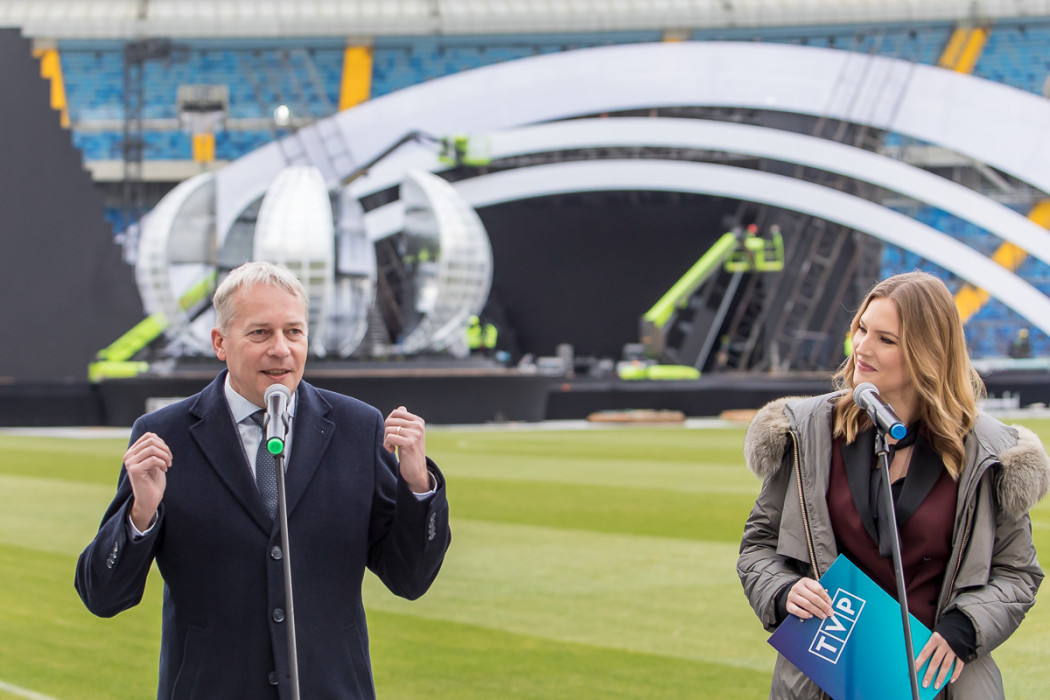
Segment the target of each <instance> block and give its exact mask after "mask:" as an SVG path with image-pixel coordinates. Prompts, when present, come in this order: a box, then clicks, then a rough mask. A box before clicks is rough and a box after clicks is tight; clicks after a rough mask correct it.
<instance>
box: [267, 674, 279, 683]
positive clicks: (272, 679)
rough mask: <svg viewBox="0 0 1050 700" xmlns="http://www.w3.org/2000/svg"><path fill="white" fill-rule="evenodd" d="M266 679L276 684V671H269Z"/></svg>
mask: <svg viewBox="0 0 1050 700" xmlns="http://www.w3.org/2000/svg"><path fill="white" fill-rule="evenodd" d="M266 680H268V681H270V685H277V681H278V676H277V671H270V675H269V676H267V677H266Z"/></svg>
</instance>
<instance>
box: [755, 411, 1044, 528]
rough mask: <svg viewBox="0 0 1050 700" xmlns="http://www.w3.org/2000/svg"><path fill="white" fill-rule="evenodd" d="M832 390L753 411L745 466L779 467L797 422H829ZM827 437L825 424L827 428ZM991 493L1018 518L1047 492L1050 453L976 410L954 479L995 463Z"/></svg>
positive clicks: (974, 476) (1016, 428)
mask: <svg viewBox="0 0 1050 700" xmlns="http://www.w3.org/2000/svg"><path fill="white" fill-rule="evenodd" d="M836 396H837V394H825V395H824V396H818V397H809V398H803V397H789V398H782V399H777V400H775V401H772V402H770V403H768V404H766V405H765V406H763V407H762V408H761V409H759V411H758V413H756V414H755V417H754V419H753V420H752V421H751V424H750V425H749V426H748V429H747V436H746V437H745V439H744V457H745V460H746V462H747V466H748V468H749V469H750V470H751V471H752V472H754V473H755V474H756V475H757V476H758V477H760V478H763V479H764V478H766V477H768V476H769V475H771V474H773V473H774V472H776V471H777V469H779V468H780V466H781V464H782V460H783V457H784V451H785V450H786V449H787V446H788V441H789V433H790V432H791V431H792V430H799V427H800V426H799V424H800V422H802V421H813V420H824V421H829V420H830V402H831V401H833V400H834V398H835V397H836ZM827 430H828V433H827V434H828V437H829V439H830V430H831V427H830V423H829V424H828V426H827ZM994 464H998V465H999V466H998V467H997V471H998V475H997V477H996V479H995V487H996V496H997V497H998V500H999V503H1000V507H1001V508H1002V509H1003V511H1004V513H1005V514H1006V515H1007V516H1008V517H1011V518H1019V517H1021V516H1022V515H1024V514H1025V513H1027V512H1028V511H1029V510H1030V509H1031V508H1032V506H1034V505H1035V504H1036V503H1038V502H1039V501H1040V499H1042V498H1043V496H1045V495H1046V493H1047V492H1048V491H1050V456H1048V455H1047V453H1046V449H1045V448H1044V447H1043V444H1042V442H1041V441H1040V440H1039V438H1038V437H1037V436H1036V435H1035V433H1033V432H1032V431H1031V430H1029V429H1027V428H1025V427H1023V426H1020V425H1011V426H1006V425H1004V424H1003V423H1001V422H999V421H998V420H996V419H995V418H993V417H991V416H989V415H987V414H983V413H982V414H980V415H978V418H977V423H976V424H975V425H974V428H973V431H972V433H971V435H969V436H968V437H967V439H966V465H967V466H966V468H965V469H964V472H963V475H962V477H961V479H960V482H959V491H960V494H962V493H966V492H968V491H969V489H968V488H967V486H968V483H969V482H970V481H971V480H973V481H976V480H978V479H980V477H981V475H982V474H983V473H984V471H985V470H986V469H987V468H988V467H990V466H992V465H994Z"/></svg>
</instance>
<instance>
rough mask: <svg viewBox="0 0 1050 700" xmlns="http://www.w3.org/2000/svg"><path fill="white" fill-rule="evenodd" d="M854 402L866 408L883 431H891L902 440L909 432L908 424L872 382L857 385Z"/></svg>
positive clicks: (894, 436)
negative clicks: (905, 423)
mask: <svg viewBox="0 0 1050 700" xmlns="http://www.w3.org/2000/svg"><path fill="white" fill-rule="evenodd" d="M853 403H855V404H857V405H858V406H860V407H861V408H862V409H864V411H865V412H867V414H868V417H869V418H871V422H872V423H874V424H875V425H876V426H877V427H878V429H879V430H881V431H882V432H884V433H889V434H890V437H893V438H896V439H897V440H900V439H901V438H903V437H904V436H905V435H907V434H908V428H907V426H905V425H904V423H902V422H901V419H900V418H898V417H897V414H896V413H894V412H893V409H892V408H890V405H889V404H888V403H886V402H885V401H883V400H882V397H881V396H879V390H878V389H877V388H876V387H875V385H874V384H872V383H871V382H864V383H863V384H858V385H857V388H856V389H854V390H853Z"/></svg>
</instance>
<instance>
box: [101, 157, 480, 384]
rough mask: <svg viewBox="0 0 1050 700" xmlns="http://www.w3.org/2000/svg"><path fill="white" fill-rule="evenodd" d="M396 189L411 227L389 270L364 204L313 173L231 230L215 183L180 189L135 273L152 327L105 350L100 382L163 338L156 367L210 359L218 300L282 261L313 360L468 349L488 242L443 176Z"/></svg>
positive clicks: (292, 169)
mask: <svg viewBox="0 0 1050 700" xmlns="http://www.w3.org/2000/svg"><path fill="white" fill-rule="evenodd" d="M401 194H402V199H401V200H400V206H401V207H402V210H401V211H402V214H403V217H404V225H403V226H401V227H400V228H399V231H398V232H397V235H396V236H394V237H391V238H390V239H389V240H391V241H393V242H394V249H393V250H392V251H387V254H386V255H385V256H384V258H383V260H382V261H381V262H382V263H383V264H381V265H380V264H377V254H376V247H375V245H374V244H373V238H374V236H370V235H369V233H368V232H367V231H366V225H367V224H366V220H365V217H364V212H363V210H362V209H361V205H360V204H359V202H358V201H357V199H356V198H354V197H352V196H349V195H348V194H347V193H346V190H345V188H344V187H342V186H336V187H334V188H331V187H329V185H328V184H327V183H325V181H324V179H323V178H322V176H321V172H320V170H318V169H317V168H316V167H314V166H311V165H291V166H288V167H287V168H285V169H283V170H282V171H281V172H280V173H279V174H278V175H277V177H276V178H275V179H274V180H273V182H272V183H271V184H270V186H269V187H268V188H267V190H266V192H265V194H264V196H263V197H262V198H261V199H260V200H258V201H256V202H253V203H252V204H251V205H250V206H249V207H248V208H247V209H246V210H245V211H244V212H242V213H241V215H240V216H239V217H238V219H237V221H236V222H235V223H234V225H233V226H231V227H229V228H228V229H227V230H226V231H225V232H224V235H220V234H219V233H218V232H217V230H216V227H215V221H216V218H215V179H214V176H213V175H212V174H210V173H202V174H200V175H197V176H195V177H193V178H191V179H190V180H187V181H185V182H183V183H181V184H180V185H179V186H177V187H176V188H175V189H174V190H172V192H170V193H169V194H168V195H167V196H166V197H164V199H163V200H162V201H161V202H160V203H159V204H158V206H157V207H156V208H155V209H154V210H153V211H152V212H150V214H149V215H148V216H147V217H145V219H144V220H143V222H142V225H141V232H140V237H139V247H138V255H137V256H136V257H137V264H136V268H135V272H136V281H137V283H138V286H139V291H140V294H141V296H142V299H143V304H144V306H145V311H146V313H147V314H148V318H147V320H146V321H145V322H143V324H140V326H137V327H136V329H133V331H132V332H130V333H129V334H127V335H126V336H125V337H123V338H122V339H121V340H120V341H118V342H117V343H115V344H114V345H113V346H110V348H107V349H106V350H104V351H103V356H104V357H103V359H104V360H106V361H105V362H100V363H96V364H95V365H94V366H93V371H94V378H95V379H100V378H103V377H113V376H120V375H123V376H129V375H134V374H137V373H139V372H142V371H146V370H147V369H148V364H147V363H143V362H141V361H140V362H128V360H130V358H131V355H133V354H134V351H135V349H136V348H141V347H143V346H144V345H145V344H147V343H149V342H152V341H154V340H155V339H157V338H158V337H159V336H160V335H163V336H164V338H165V339H166V340H167V345H166V347H165V349H164V352H163V354H162V360H161V361H160V363H159V364H158V363H157V362H156V361H155V362H154V366H155V368H156V367H159V368H162V369H163V368H165V367H168V368H170V362H169V363H165V362H164V360H165V359H167V360H177V359H178V358H185V357H194V356H203V357H210V356H211V354H212V349H211V328H212V326H213V325H214V321H215V316H214V310H213V309H212V308H211V305H210V296H211V292H212V291H214V288H215V286H216V285H217V284H218V283H219V282H220V281H221V280H222V277H223V275H224V274H225V273H226V272H228V271H229V270H231V269H232V268H234V267H236V266H237V265H240V264H241V263H243V262H246V261H249V260H267V261H271V262H274V263H279V264H282V265H285V266H286V267H288V268H289V269H290V270H292V272H293V273H295V275H296V276H297V277H298V278H299V279H300V281H302V283H303V285H304V287H305V288H306V290H307V293H308V295H309V299H310V306H309V323H310V338H311V340H310V353H311V355H313V356H314V357H320V358H323V357H329V358H348V357H350V356H351V355H353V354H354V353H355V352H357V351H359V350H367V354H369V355H382V356H391V355H418V354H426V353H438V352H445V353H451V354H453V355H463V354H465V352H466V347H465V330H466V326H467V321H468V319H469V317H470V316H471V315H473V314H477V313H480V311H481V309H482V308H483V307H484V305H485V301H486V299H487V296H488V292H489V288H490V286H491V283H492V252H491V248H490V246H489V241H488V236H487V233H486V232H485V229H484V226H483V225H482V223H481V220H480V218H478V215H477V213H476V212H475V211H474V210H473V209H472V208H471V207H470V206H469V205H467V204H466V203H465V202H464V201H463V199H462V198H461V197H460V196H459V195H458V194H457V193H456V192H455V190H453V188H452V187H451V186H450V185H449V184H448V183H446V182H445V181H444V180H442V179H441V178H439V177H437V176H436V175H433V174H431V173H428V172H424V171H418V170H412V171H408V172H406V173H405V175H404V181H403V182H402V183H401ZM366 338H368V339H371V340H370V342H368V343H363V341H365V340H366Z"/></svg>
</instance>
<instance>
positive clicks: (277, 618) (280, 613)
mask: <svg viewBox="0 0 1050 700" xmlns="http://www.w3.org/2000/svg"><path fill="white" fill-rule="evenodd" d="M273 621H274V622H284V610H282V609H281V608H274V609H273Z"/></svg>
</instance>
